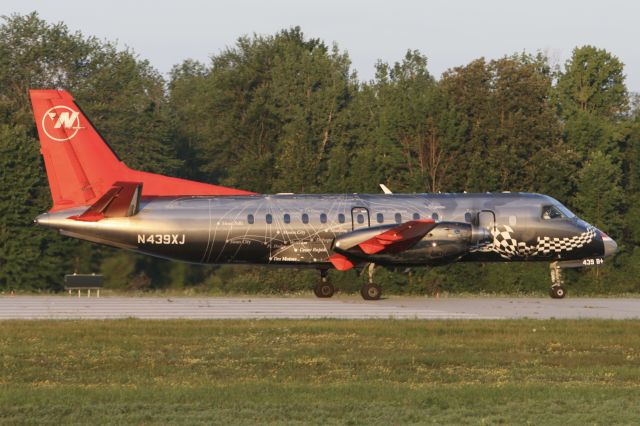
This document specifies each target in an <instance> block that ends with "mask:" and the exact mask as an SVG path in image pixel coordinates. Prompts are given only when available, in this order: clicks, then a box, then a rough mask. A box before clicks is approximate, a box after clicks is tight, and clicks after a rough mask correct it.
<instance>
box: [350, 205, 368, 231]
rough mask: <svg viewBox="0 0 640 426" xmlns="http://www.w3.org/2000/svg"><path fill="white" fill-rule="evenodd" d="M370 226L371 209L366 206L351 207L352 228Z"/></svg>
mask: <svg viewBox="0 0 640 426" xmlns="http://www.w3.org/2000/svg"><path fill="white" fill-rule="evenodd" d="M368 227H369V209H367V208H366V207H354V208H352V209H351V228H352V229H353V230H354V231H355V230H356V229H360V228H368Z"/></svg>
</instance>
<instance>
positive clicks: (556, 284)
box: [549, 262, 567, 299]
mask: <svg viewBox="0 0 640 426" xmlns="http://www.w3.org/2000/svg"><path fill="white" fill-rule="evenodd" d="M549 269H550V271H551V288H550V289H549V296H551V297H552V298H553V299H562V298H563V297H564V296H566V295H567V290H566V289H565V288H564V287H563V286H562V284H564V282H563V281H562V270H561V269H560V266H559V265H558V262H553V263H551V264H550V265H549Z"/></svg>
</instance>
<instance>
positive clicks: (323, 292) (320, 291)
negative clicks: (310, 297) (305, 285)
mask: <svg viewBox="0 0 640 426" xmlns="http://www.w3.org/2000/svg"><path fill="white" fill-rule="evenodd" d="M313 293H314V294H315V295H316V296H317V297H321V298H327V297H331V296H333V294H334V293H335V288H334V287H333V284H331V283H330V282H329V271H327V270H326V269H321V270H320V282H319V283H318V284H317V285H316V286H315V287H314V288H313Z"/></svg>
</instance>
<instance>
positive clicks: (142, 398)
mask: <svg viewBox="0 0 640 426" xmlns="http://www.w3.org/2000/svg"><path fill="white" fill-rule="evenodd" d="M638 401H640V321H600V320H580V321H579V320H575V321H558V320H549V321H536V320H514V321H396V320H371V321H339V320H305V321H294V320H276V321H271V320H269V321H266V320H262V321H141V320H117V321H4V322H0V423H6V424H16V423H19V424H60V423H80V424H87V423H94V424H95V423H99V424H109V423H111V424H122V423H127V424H128V423H137V424H172V423H187V424H229V423H244V424H253V423H260V424H264V423H274V424H277V423H314V424H332V423H334V424H337V423H340V424H345V423H346V424H399V423H436V424H442V423H455V424H501V423H507V424H514V423H516V424H616V423H618V424H632V423H638V422H640V405H639V402H638Z"/></svg>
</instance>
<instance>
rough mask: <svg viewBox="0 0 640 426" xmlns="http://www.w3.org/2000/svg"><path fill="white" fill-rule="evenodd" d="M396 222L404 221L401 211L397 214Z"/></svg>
mask: <svg viewBox="0 0 640 426" xmlns="http://www.w3.org/2000/svg"><path fill="white" fill-rule="evenodd" d="M395 220H396V223H402V215H401V214H400V213H396V214H395Z"/></svg>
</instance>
